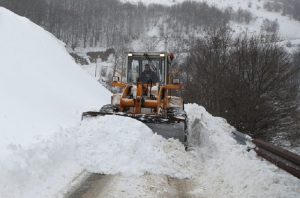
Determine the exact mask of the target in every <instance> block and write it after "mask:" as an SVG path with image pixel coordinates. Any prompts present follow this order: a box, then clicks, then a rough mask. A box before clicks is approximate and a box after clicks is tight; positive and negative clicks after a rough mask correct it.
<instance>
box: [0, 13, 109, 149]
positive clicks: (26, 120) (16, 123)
mask: <svg viewBox="0 0 300 198" xmlns="http://www.w3.org/2000/svg"><path fill="white" fill-rule="evenodd" d="M0 43H1V45H0V54H1V65H0V95H1V103H0V109H1V111H0V123H1V125H0V134H1V138H0V145H1V146H0V149H1V150H3V149H6V148H7V142H13V143H14V144H17V145H19V144H22V145H27V144H31V143H32V140H33V139H40V138H43V137H45V136H49V135H51V134H52V131H56V130H57V129H59V128H60V127H65V126H66V124H68V125H72V123H74V122H75V121H78V120H80V116H81V112H82V111H87V110H89V109H91V108H96V109H98V108H100V107H101V106H102V105H103V104H106V103H108V102H109V101H110V93H109V92H108V91H107V90H106V89H104V88H102V87H101V86H99V85H98V83H96V82H95V81H94V80H93V79H92V78H90V77H89V76H88V75H87V74H86V73H85V72H84V71H82V69H80V68H79V67H78V66H77V65H76V64H75V63H74V61H73V60H72V59H71V57H70V56H69V55H68V54H67V52H66V50H65V48H64V46H63V43H61V42H60V41H59V40H57V39H56V38H55V37H54V36H53V35H51V34H50V33H48V32H46V31H44V30H43V29H42V28H41V27H39V26H37V25H35V24H33V23H32V22H30V21H29V20H28V19H26V18H22V17H19V16H16V15H15V14H13V13H11V12H10V11H8V10H6V9H4V8H0Z"/></svg>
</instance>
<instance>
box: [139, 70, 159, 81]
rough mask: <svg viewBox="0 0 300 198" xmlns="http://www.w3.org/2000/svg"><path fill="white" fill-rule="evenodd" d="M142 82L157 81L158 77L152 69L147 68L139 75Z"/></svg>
mask: <svg viewBox="0 0 300 198" xmlns="http://www.w3.org/2000/svg"><path fill="white" fill-rule="evenodd" d="M141 81H142V83H157V82H158V78H157V75H156V73H155V72H154V71H151V70H148V71H146V70H145V71H143V72H142V75H141Z"/></svg>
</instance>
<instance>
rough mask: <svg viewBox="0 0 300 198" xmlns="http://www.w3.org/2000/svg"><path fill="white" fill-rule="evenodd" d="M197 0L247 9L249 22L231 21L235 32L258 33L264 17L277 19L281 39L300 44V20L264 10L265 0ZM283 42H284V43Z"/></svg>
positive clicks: (169, 1) (160, 0)
mask: <svg viewBox="0 0 300 198" xmlns="http://www.w3.org/2000/svg"><path fill="white" fill-rule="evenodd" d="M184 1H185V0H149V1H148V0H147V1H146V0H122V2H130V3H138V2H142V3H143V4H146V5H149V4H151V3H155V4H163V5H167V6H170V5H174V4H176V3H182V2H184ZM194 1H197V2H206V3H207V4H208V5H211V6H215V7H217V8H220V9H222V10H225V9H227V8H230V7H231V8H232V9H233V10H235V11H237V10H238V9H239V8H241V9H243V10H247V11H249V12H250V13H251V14H252V16H253V21H251V22H250V24H241V23H236V22H231V27H232V28H233V30H234V31H236V32H237V33H239V32H243V31H247V32H248V33H250V34H251V33H259V32H260V29H261V25H262V23H263V20H264V19H269V20H271V21H274V20H277V21H278V24H279V35H280V36H281V37H282V38H283V40H287V41H289V42H290V43H291V44H292V45H294V46H298V45H300V22H299V21H296V20H294V19H290V18H289V17H288V16H282V15H281V14H280V13H276V12H270V11H267V10H265V9H264V8H263V7H264V3H265V2H266V0H194ZM287 41H286V42H287ZM286 42H284V43H286Z"/></svg>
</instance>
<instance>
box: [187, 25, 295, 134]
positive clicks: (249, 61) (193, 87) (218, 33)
mask: <svg viewBox="0 0 300 198" xmlns="http://www.w3.org/2000/svg"><path fill="white" fill-rule="evenodd" d="M207 35H208V36H206V37H205V38H202V39H199V40H198V41H197V43H196V44H195V46H194V47H193V48H192V49H191V51H190V53H189V56H188V58H187V62H186V65H187V67H186V73H187V74H188V82H187V89H186V91H185V93H184V95H185V98H186V101H187V102H197V103H199V104H202V105H203V106H205V107H206V108H207V109H208V111H209V112H211V113H213V114H214V115H217V116H221V117H224V118H226V119H227V120H228V121H229V122H230V123H231V124H232V125H233V126H235V127H236V128H237V129H238V130H240V131H243V132H247V133H250V134H252V135H255V136H260V137H262V136H267V137H271V136H272V135H274V134H275V133H279V132H281V131H285V132H291V133H292V132H296V131H297V129H298V118H297V117H298V115H297V114H298V112H297V107H298V103H297V96H298V91H299V90H298V89H299V80H298V79H299V68H300V65H299V64H296V62H294V64H293V63H292V61H291V60H292V59H291V56H290V54H289V53H288V52H286V51H285V49H284V48H282V47H281V46H279V45H278V44H277V41H278V38H277V36H276V35H271V36H270V35H258V36H248V35H245V34H244V35H240V36H239V37H237V38H235V37H232V36H231V35H230V33H229V32H228V31H227V29H226V28H224V29H221V28H220V29H218V30H214V31H210V32H209V33H208V34H207ZM298 56H299V55H298ZM266 132H268V133H266Z"/></svg>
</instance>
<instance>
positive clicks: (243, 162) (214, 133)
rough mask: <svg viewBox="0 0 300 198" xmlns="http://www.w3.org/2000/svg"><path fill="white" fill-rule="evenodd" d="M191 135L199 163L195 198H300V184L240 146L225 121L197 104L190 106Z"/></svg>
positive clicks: (188, 107) (230, 127)
mask: <svg viewBox="0 0 300 198" xmlns="http://www.w3.org/2000/svg"><path fill="white" fill-rule="evenodd" d="M186 111H187V114H188V118H189V133H190V137H189V139H190V140H191V143H192V145H193V146H194V149H195V151H194V152H195V155H196V156H197V157H196V159H197V161H198V168H197V171H198V173H197V175H198V177H197V179H196V181H197V183H198V185H197V186H198V188H197V189H195V190H194V193H195V194H198V195H199V194H200V195H201V197H215V198H217V197H245V198H248V197H269V198H271V197H280V198H282V197H286V198H291V197H294V198H296V197H299V196H300V182H299V180H298V179H297V178H295V177H293V176H291V175H289V174H288V173H286V172H284V171H283V170H281V169H279V168H277V167H276V166H275V165H273V164H270V163H269V162H267V161H265V160H263V159H261V158H259V157H258V156H257V155H256V153H255V151H253V150H251V151H250V152H247V147H246V146H244V145H239V144H238V143H237V142H236V141H235V140H234V138H233V137H232V135H231V132H232V131H233V130H234V128H233V127H232V126H230V125H229V124H228V123H227V122H226V120H225V119H223V118H218V117H213V116H212V115H210V114H209V113H208V112H207V111H206V110H205V109H204V108H203V107H201V106H199V105H197V104H189V105H186Z"/></svg>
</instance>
